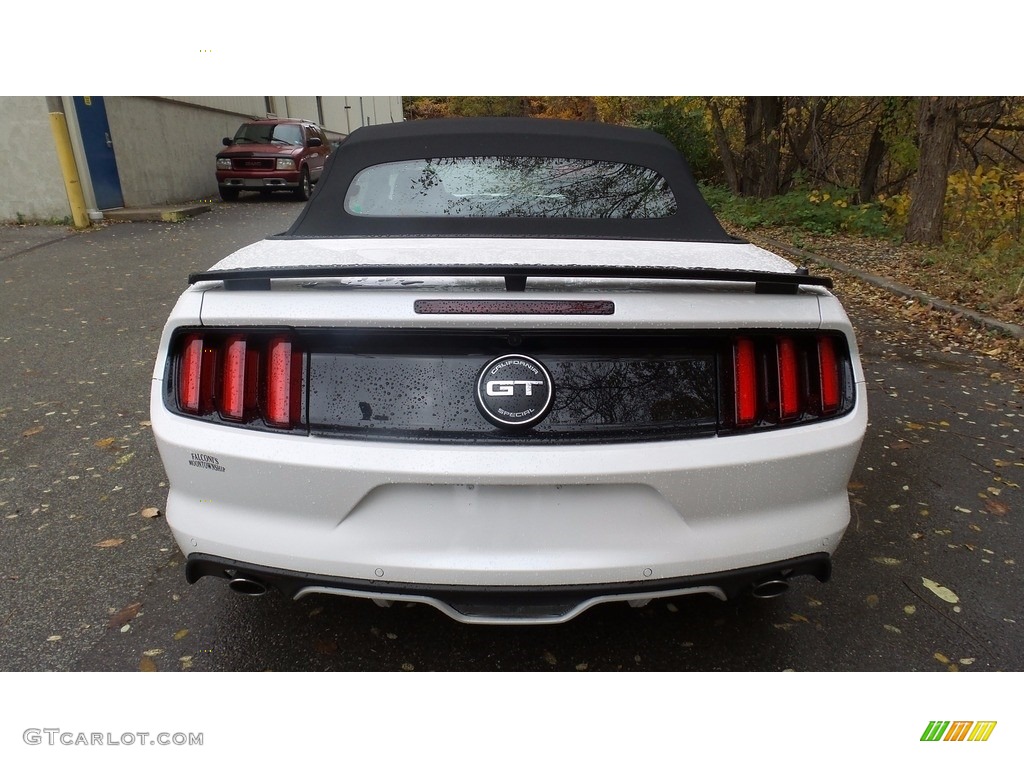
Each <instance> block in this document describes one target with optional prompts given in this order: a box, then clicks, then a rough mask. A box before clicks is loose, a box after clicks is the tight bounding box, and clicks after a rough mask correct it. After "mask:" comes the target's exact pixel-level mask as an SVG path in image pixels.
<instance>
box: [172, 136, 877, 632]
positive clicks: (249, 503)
mask: <svg viewBox="0 0 1024 768" xmlns="http://www.w3.org/2000/svg"><path fill="white" fill-rule="evenodd" d="M189 282H190V287H189V288H188V289H187V290H186V291H185V292H184V293H183V294H182V296H181V298H180V300H179V301H178V303H177V305H176V306H175V308H174V310H173V312H172V313H171V316H170V319H169V320H168V322H167V326H166V328H165V329H164V333H163V338H162V340H161V343H160V349H159V354H158V356H157V360H156V367H155V370H154V375H153V385H152V422H153V431H154V434H155V436H156V440H157V444H158V446H159V450H160V455H161V457H162V459H163V463H164V466H165V467H166V470H167V475H168V477H169V479H170V493H169V496H168V500H167V521H168V523H169V525H170V527H171V529H172V530H173V532H174V536H175V538H176V540H177V542H178V544H179V546H180V547H181V549H182V551H183V552H184V553H185V554H186V555H187V566H186V577H187V579H188V581H189V582H195V581H196V580H197V579H199V578H201V577H203V576H217V577H222V578H225V579H227V580H228V583H229V585H230V586H231V588H232V589H234V590H235V591H237V592H242V593H245V594H262V593H263V592H264V591H266V590H267V589H270V588H273V589H277V590H279V591H281V592H282V593H284V594H285V595H288V596H291V597H294V598H299V597H302V596H304V595H308V594H310V593H329V594H336V595H345V596H351V597H365V598H371V599H373V600H375V601H377V602H378V603H381V604H389V603H390V602H392V601H414V602H420V603H427V604H429V605H432V606H434V607H436V608H438V609H440V610H441V611H443V612H444V613H446V614H448V615H449V616H451V617H453V618H454V619H457V620H459V621H463V622H471V623H534V624H539V623H556V622H562V621H567V620H569V619H571V618H573V617H574V616H577V615H579V614H580V613H581V612H582V611H584V610H586V609H587V608H589V607H590V606H593V605H595V604H597V603H603V602H609V601H628V602H629V603H631V604H634V605H637V604H642V603H644V602H646V601H648V600H650V599H652V598H659V597H667V596H674V595H685V594H691V593H709V594H711V595H714V596H716V597H718V598H721V599H731V598H735V597H740V596H743V595H751V594H752V595H754V596H760V597H769V596H775V595H778V594H781V593H782V592H783V591H785V589H786V587H787V585H788V584H789V581H790V580H791V579H792V578H794V577H797V576H801V575H810V576H814V577H816V578H817V579H818V580H820V581H825V580H826V579H827V578H828V577H829V573H830V569H831V555H832V553H833V552H834V550H835V548H836V546H837V545H838V544H839V540H840V538H841V537H842V535H843V532H844V530H845V529H846V526H847V523H848V521H849V514H850V513H849V505H848V501H847V492H846V485H847V482H848V479H849V476H850V473H851V471H852V469H853V466H854V462H855V460H856V458H857V453H858V450H859V447H860V443H861V440H862V438H863V435H864V430H865V425H866V423H867V411H866V400H867V399H866V393H865V384H864V375H863V373H862V369H861V365H860V361H859V358H858V354H857V347H856V344H855V341H854V336H853V333H852V330H851V326H850V322H849V320H848V319H847V316H846V314H845V312H844V311H843V309H842V307H841V306H840V303H839V301H838V300H837V299H836V298H835V297H834V296H833V295H832V294H831V293H830V292H829V290H828V288H829V287H830V283H829V281H828V280H827V279H825V278H822V277H815V276H812V275H809V274H808V273H807V271H806V270H804V269H798V268H796V267H795V266H794V265H793V264H791V263H789V262H788V261H786V260H784V259H782V258H780V257H778V256H776V255H774V254H772V253H769V252H767V251H765V250H762V249H761V248H757V247H755V246H753V245H751V244H749V243H746V242H743V241H741V240H737V239H735V238H733V237H731V236H729V235H727V234H726V233H725V232H724V231H723V229H722V228H721V226H720V225H719V223H718V221H717V220H716V219H715V217H714V215H713V214H712V212H711V211H710V209H709V208H708V206H707V205H706V204H705V202H704V201H703V199H702V198H701V195H700V192H699V190H698V188H697V186H696V184H695V183H694V181H693V179H692V177H691V175H690V172H689V170H688V168H687V165H686V163H685V161H684V160H683V159H682V158H681V157H680V155H679V153H678V152H677V151H676V150H675V149H674V148H673V147H672V146H671V145H670V144H669V143H668V142H667V141H666V140H664V139H662V138H661V137H660V136H658V135H656V134H653V133H650V132H647V131H642V130H638V129H631V128H622V127H617V126H608V125H601V124H591V123H571V122H562V121H555V120H519V119H480V120H470V119H465V120H425V121H417V122H408V123H400V124H395V125H385V126H377V127H367V128H360V129H358V130H357V131H356V132H355V133H354V134H353V135H352V136H351V137H350V138H349V139H348V140H346V141H345V142H344V143H343V144H342V145H341V146H340V147H339V148H338V150H337V151H336V152H335V153H334V154H333V155H332V157H331V159H330V161H329V164H328V167H327V169H326V170H325V172H324V175H323V177H322V179H321V181H320V183H319V184H318V185H317V187H316V191H315V193H314V195H313V198H312V199H311V200H310V201H309V203H308V204H307V205H306V207H305V209H304V210H303V211H302V213H301V214H300V215H299V217H298V219H297V221H296V222H295V224H294V225H293V226H292V227H291V229H289V230H288V231H287V232H285V233H283V234H281V235H277V236H275V237H271V238H268V239H267V240H264V241H262V242H259V243H255V244H253V245H250V246H248V247H246V248H243V249H242V250H240V251H238V252H237V253H235V254H233V255H231V256H229V257H227V258H226V259H224V260H223V261H221V262H219V263H217V264H216V265H214V266H213V268H212V269H211V270H210V271H207V272H203V273H200V274H194V275H191V277H190V280H189Z"/></svg>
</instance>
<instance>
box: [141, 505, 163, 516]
mask: <svg viewBox="0 0 1024 768" xmlns="http://www.w3.org/2000/svg"><path fill="white" fill-rule="evenodd" d="M139 514H140V515H141V516H142V517H157V516H159V514H160V510H159V509H157V508H156V507H146V508H145V509H144V510H142V511H141V512H139Z"/></svg>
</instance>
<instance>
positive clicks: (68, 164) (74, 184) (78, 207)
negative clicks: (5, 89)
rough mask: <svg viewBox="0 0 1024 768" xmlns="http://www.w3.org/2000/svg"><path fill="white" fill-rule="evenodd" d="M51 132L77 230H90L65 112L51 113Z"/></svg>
mask: <svg viewBox="0 0 1024 768" xmlns="http://www.w3.org/2000/svg"><path fill="white" fill-rule="evenodd" d="M50 130H51V131H53V142H54V144H56V145H57V159H58V160H60V170H61V173H62V174H63V175H64V189H65V190H67V193H68V203H69V204H70V205H71V218H72V219H74V222H75V229H88V227H89V217H88V216H87V215H86V213H85V195H83V194H82V182H80V181H79V180H78V165H77V164H76V163H75V153H74V151H73V150H72V149H71V135H70V134H69V133H68V123H67V119H66V118H65V117H64V113H63V112H51V113H50Z"/></svg>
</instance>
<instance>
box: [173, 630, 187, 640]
mask: <svg viewBox="0 0 1024 768" xmlns="http://www.w3.org/2000/svg"><path fill="white" fill-rule="evenodd" d="M186 635H188V630H187V629H179V630H178V631H177V632H175V633H174V639H175V640H183V639H184V638H185V636H186Z"/></svg>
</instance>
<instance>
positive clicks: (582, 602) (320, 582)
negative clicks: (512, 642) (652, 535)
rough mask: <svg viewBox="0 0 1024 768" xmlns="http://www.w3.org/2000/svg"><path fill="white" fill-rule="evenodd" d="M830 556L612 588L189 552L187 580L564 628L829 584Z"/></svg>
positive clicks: (465, 619)
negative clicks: (358, 575)
mask: <svg viewBox="0 0 1024 768" xmlns="http://www.w3.org/2000/svg"><path fill="white" fill-rule="evenodd" d="M831 572H832V561H831V558H830V556H829V555H828V554H827V553H824V552H818V553H815V554H812V555H807V556H805V557H800V558H794V559H791V560H785V561H782V562H775V563H767V564H765V565H760V566H756V567H752V568H739V569H735V570H732V571H723V572H720V573H710V574H703V575H700V576H684V577H680V578H674V579H655V580H652V581H642V582H641V581H633V582H615V583H611V584H575V585H570V586H566V585H557V586H542V587H531V588H530V589H523V588H521V587H501V586H495V587H486V588H482V587H456V586H448V585H440V584H408V583H397V582H389V581H368V580H363V579H345V578H338V577H334V576H325V575H323V574H313V573H302V572H298V571H288V570H284V569H280V568H267V567H265V566H260V565H254V564H252V563H243V562H239V561H237V560H230V559H227V558H222V557H215V556H212V555H206V554H202V553H194V554H192V555H189V557H188V562H187V564H186V566H185V575H186V578H187V579H188V582H189V583H190V584H193V583H195V582H196V581H198V580H199V579H201V578H202V577H203V576H214V577H220V578H225V579H231V580H234V579H245V580H248V581H249V582H255V583H256V584H259V585H261V586H265V587H267V588H272V589H275V590H277V591H278V592H280V593H282V594H283V595H285V596H286V597H290V598H292V599H295V600H297V599H299V598H301V597H305V596H307V595H310V594H315V593H318V594H332V595H343V596H346V597H360V598H369V599H373V600H377V601H382V600H383V601H392V600H395V601H407V602H414V603H424V604H427V605H431V606H433V607H434V608H437V609H438V610H440V611H442V612H443V613H445V614H446V615H448V616H450V617H451V618H453V619H455V620H456V621H460V622H462V623H465V624H559V623H563V622H566V621H569V620H570V619H573V618H575V617H576V616H578V615H579V614H581V613H582V612H583V611H585V610H587V609H588V608H591V607H593V606H595V605H598V604H600V603H608V602H634V603H635V602H643V601H646V600H649V599H652V598H661V597H674V596H678V595H689V594H699V593H705V594H711V595H713V596H715V597H717V598H719V599H722V600H728V599H734V598H737V597H740V596H743V595H746V594H752V593H753V594H757V589H758V587H759V586H761V585H765V584H779V583H781V584H784V583H786V582H788V581H789V580H790V579H792V578H794V577H796V576H813V577H815V578H816V579H818V581H822V582H824V581H828V579H829V577H830V575H831Z"/></svg>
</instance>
